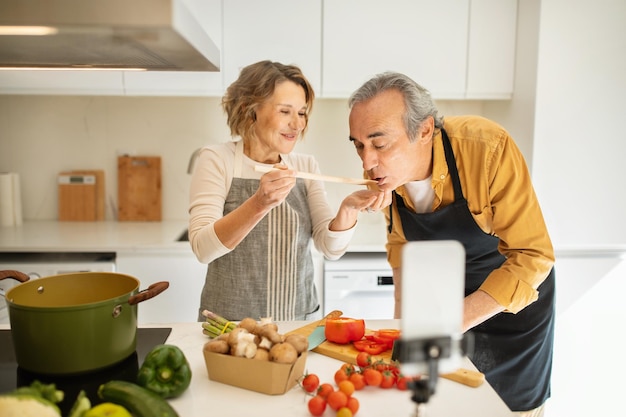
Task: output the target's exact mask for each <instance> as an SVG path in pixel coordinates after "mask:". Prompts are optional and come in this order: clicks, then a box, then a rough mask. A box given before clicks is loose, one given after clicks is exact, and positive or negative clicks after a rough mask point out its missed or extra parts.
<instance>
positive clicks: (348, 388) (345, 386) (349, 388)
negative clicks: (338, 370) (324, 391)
mask: <svg viewBox="0 0 626 417" xmlns="http://www.w3.org/2000/svg"><path fill="white" fill-rule="evenodd" d="M337 388H338V389H339V391H342V392H343V393H344V394H346V395H347V396H348V397H349V396H351V395H352V394H353V393H354V389H355V388H354V384H353V383H352V381H350V380H349V379H347V380H345V381H341V382H340V383H339V384H337Z"/></svg>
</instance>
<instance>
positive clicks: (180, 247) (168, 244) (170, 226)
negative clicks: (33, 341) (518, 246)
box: [0, 220, 385, 252]
mask: <svg viewBox="0 0 626 417" xmlns="http://www.w3.org/2000/svg"><path fill="white" fill-rule="evenodd" d="M186 228H187V221H185V220H169V221H160V222H117V221H100V222H59V221H53V220H50V221H28V222H24V223H23V224H22V225H21V226H9V227H0V252H114V251H118V250H124V251H134V250H142V251H146V250H153V251H161V250H167V251H169V252H172V251H174V252H178V251H180V252H190V251H191V248H190V247H189V242H179V241H178V238H179V236H180V235H181V234H182V233H183V232H184V231H185V230H186ZM384 239H385V234H384V227H383V226H381V225H380V224H378V223H368V222H366V221H363V222H359V224H358V225H357V229H356V231H355V234H354V237H353V239H352V242H351V244H350V248H349V250H350V251H353V252H379V251H380V252H384V251H385V246H384Z"/></svg>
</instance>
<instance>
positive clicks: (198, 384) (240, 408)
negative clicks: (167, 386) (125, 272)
mask: <svg viewBox="0 0 626 417" xmlns="http://www.w3.org/2000/svg"><path fill="white" fill-rule="evenodd" d="M303 324H305V322H297V321H294V322H284V323H280V332H281V333H284V332H287V331H289V330H291V329H295V328H297V327H300V326H302V325H303ZM367 324H368V328H391V327H395V328H397V327H398V326H399V323H397V322H396V321H393V320H388V321H387V320H371V321H368V323H367ZM153 327H172V333H171V334H170V336H169V338H168V340H167V343H171V344H174V345H177V346H179V347H180V348H181V349H182V350H183V351H184V352H185V355H186V357H187V360H188V361H189V363H190V365H191V368H192V372H193V377H192V383H191V386H190V388H189V389H188V390H187V391H186V392H185V393H184V394H183V395H182V396H181V397H179V398H176V399H173V400H171V401H170V403H171V404H172V406H173V407H174V408H175V409H176V411H178V413H179V414H180V416H181V417H195V416H206V415H209V414H210V415H213V414H215V415H220V416H222V417H229V416H233V417H234V416H237V417H240V416H244V415H250V414H254V415H256V416H259V417H265V416H267V417H270V416H271V417H274V416H277V415H284V416H292V417H298V416H301V417H310V414H309V411H308V408H307V404H306V401H307V399H308V398H310V397H307V396H306V395H305V393H304V391H302V389H301V388H299V387H298V386H297V385H296V386H295V387H294V388H292V389H291V390H290V391H288V392H287V393H285V394H283V395H266V394H260V393H257V392H253V391H248V390H245V389H241V388H237V387H233V386H230V385H225V384H222V383H219V382H214V381H210V380H209V378H208V374H207V371H206V367H205V363H204V357H203V355H202V347H203V345H204V343H205V342H206V341H208V340H209V339H208V338H207V336H205V335H204V334H203V333H202V330H201V324H200V323H177V324H163V325H154V326H153ZM340 366H341V362H340V361H338V360H336V359H332V358H329V357H326V356H323V355H320V354H317V353H315V352H310V353H309V356H308V357H307V363H306V367H305V370H306V371H308V372H309V373H315V374H317V375H318V376H319V377H320V381H321V383H323V382H329V383H331V384H333V385H334V382H333V376H334V373H335V371H337V370H338V369H339V367H340ZM463 366H464V367H467V368H471V369H475V367H474V366H473V364H472V363H471V362H470V361H469V360H466V363H465V364H464V365H463ZM354 395H355V396H356V397H357V399H358V400H359V402H360V408H359V411H358V413H357V416H359V417H380V416H393V417H402V416H407V417H408V416H411V415H412V413H413V412H414V411H415V403H413V402H412V400H411V393H410V391H400V390H397V389H395V388H394V389H388V390H385V389H381V388H373V387H366V388H364V389H363V390H361V391H357V392H356V393H355V394H354ZM209 410H214V411H209ZM218 410H219V411H218ZM251 412H252V413H251ZM426 414H427V415H428V416H429V417H449V416H464V417H473V416H475V417H490V416H493V417H496V416H497V417H505V416H511V415H512V413H511V412H510V411H509V409H508V408H507V407H506V405H505V404H504V403H503V402H502V400H501V399H500V397H498V395H497V394H496V393H495V391H494V390H493V389H492V388H491V386H490V385H489V384H488V383H487V382H485V383H483V384H482V385H481V386H480V387H478V388H471V387H467V386H465V385H462V384H459V383H456V382H453V381H450V380H447V379H443V378H439V379H438V384H437V388H436V392H435V395H434V396H433V397H432V399H431V400H430V401H429V402H428V403H427V404H426ZM324 415H325V416H333V415H334V413H333V412H332V411H330V410H329V409H327V410H326V412H325V413H324Z"/></svg>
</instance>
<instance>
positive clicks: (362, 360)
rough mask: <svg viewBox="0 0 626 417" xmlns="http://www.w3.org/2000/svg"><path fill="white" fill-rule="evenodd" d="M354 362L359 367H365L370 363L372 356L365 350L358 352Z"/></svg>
mask: <svg viewBox="0 0 626 417" xmlns="http://www.w3.org/2000/svg"><path fill="white" fill-rule="evenodd" d="M354 343H357V342H354ZM356 364H357V365H358V366H360V367H361V368H366V367H368V366H370V365H371V364H372V357H371V356H370V354H369V353H367V352H359V354H358V355H356Z"/></svg>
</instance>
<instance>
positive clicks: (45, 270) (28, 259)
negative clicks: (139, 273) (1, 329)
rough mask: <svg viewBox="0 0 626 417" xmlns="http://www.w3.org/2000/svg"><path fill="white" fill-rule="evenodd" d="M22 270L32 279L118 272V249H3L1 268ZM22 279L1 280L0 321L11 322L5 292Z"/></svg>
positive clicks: (0, 269)
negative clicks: (99, 250) (28, 250)
mask: <svg viewBox="0 0 626 417" xmlns="http://www.w3.org/2000/svg"><path fill="white" fill-rule="evenodd" d="M5 270H13V271H19V272H23V273H24V274H26V275H28V276H29V277H30V279H38V278H42V277H47V276H50V275H58V274H68V273H73V272H115V271H116V267H115V252H2V253H0V271H5ZM18 284H19V281H17V280H14V279H10V278H5V279H2V280H0V295H1V296H2V300H0V324H8V323H9V314H8V309H7V305H6V302H5V300H4V294H6V292H7V291H8V290H10V289H11V288H13V287H14V286H16V285H18Z"/></svg>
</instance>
